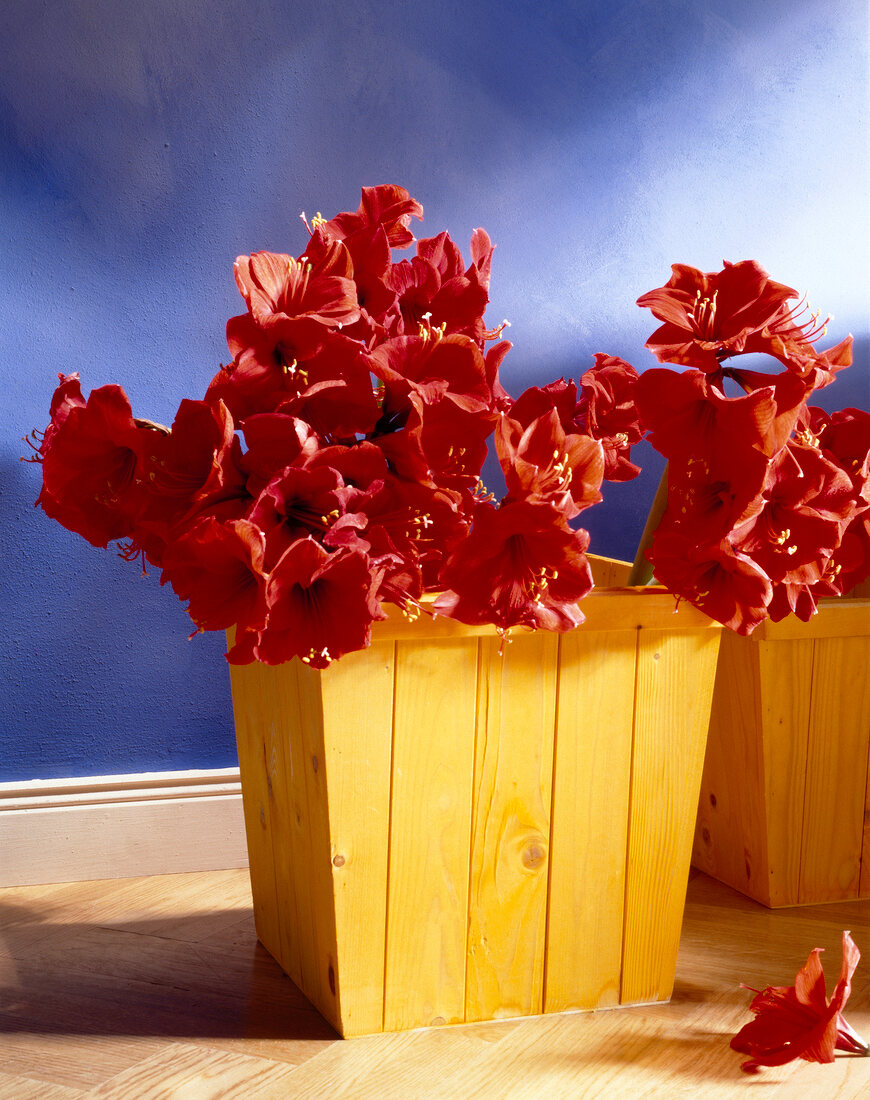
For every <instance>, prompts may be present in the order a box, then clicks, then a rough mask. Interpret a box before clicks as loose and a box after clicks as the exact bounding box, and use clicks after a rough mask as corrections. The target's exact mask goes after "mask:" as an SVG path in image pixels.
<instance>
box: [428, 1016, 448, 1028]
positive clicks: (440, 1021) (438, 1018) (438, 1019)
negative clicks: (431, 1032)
mask: <svg viewBox="0 0 870 1100" xmlns="http://www.w3.org/2000/svg"><path fill="white" fill-rule="evenodd" d="M446 1023H447V1021H446V1020H445V1019H444V1017H443V1016H436V1017H435V1018H434V1019H433V1020H431V1021H430V1023H429V1026H430V1027H441V1025H442V1024H446Z"/></svg>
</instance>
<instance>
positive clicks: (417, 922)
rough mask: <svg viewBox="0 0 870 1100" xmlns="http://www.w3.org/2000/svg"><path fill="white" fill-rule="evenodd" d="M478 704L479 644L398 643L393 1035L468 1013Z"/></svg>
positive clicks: (390, 921)
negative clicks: (433, 675) (467, 958)
mask: <svg viewBox="0 0 870 1100" xmlns="http://www.w3.org/2000/svg"><path fill="white" fill-rule="evenodd" d="M433 667H437V668H438V670H439V673H440V675H439V676H438V677H436V678H434V679H433V678H431V677H429V676H427V675H426V673H427V672H428V670H429V669H430V668H433ZM476 700H477V642H476V640H474V639H469V640H468V641H464V642H463V641H454V642H452V643H451V644H450V645H445V644H439V643H438V642H431V643H425V642H420V643H411V644H400V645H399V646H397V653H396V700H395V718H394V746H393V786H392V801H391V820H390V863H389V885H388V890H389V894H388V902H387V946H386V971H385V983H384V1030H386V1031H390V1030H398V1029H402V1028H411V1027H421V1026H424V1025H429V1024H433V1023H457V1022H460V1021H462V1020H463V1019H464V1017H465V952H466V919H467V909H468V878H469V837H470V830H471V785H472V776H473V769H474V735H475V725H476V708H477V703H476Z"/></svg>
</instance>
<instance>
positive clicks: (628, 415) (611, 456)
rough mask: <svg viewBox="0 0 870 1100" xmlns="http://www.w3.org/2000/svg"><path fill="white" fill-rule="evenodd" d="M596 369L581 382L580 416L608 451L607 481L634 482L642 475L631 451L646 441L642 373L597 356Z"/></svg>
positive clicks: (606, 456)
mask: <svg viewBox="0 0 870 1100" xmlns="http://www.w3.org/2000/svg"><path fill="white" fill-rule="evenodd" d="M594 359H595V366H594V367H592V368H590V370H588V371H586V373H585V374H584V375H582V376H581V378H580V385H581V386H582V390H581V393H580V400H579V402H578V403H577V413H576V416H577V418H578V419H579V421H580V422H581V423H582V424H583V425H584V426H585V428H586V431H587V432H588V433H589V435H591V436H592V438H593V439H598V440H600V441H601V445H602V446H603V448H604V477H605V480H606V481H631V480H632V478H635V477H637V475H638V474H639V473H640V466H636V465H635V464H634V463H633V462H632V461H631V460H630V458H629V455H630V453H631V448H632V447H633V446H634V445H635V444H636V443H639V442H640V440H641V439H642V438H643V428H642V426H641V423H640V419H639V417H638V412H637V404H636V402H635V400H634V387H635V384H636V382H637V379H638V373H637V371H636V370H635V369H634V367H633V366H632V365H631V364H630V363H626V362H625V360H624V359H619V358H617V357H616V356H613V355H600V354H599V355H595V356H594Z"/></svg>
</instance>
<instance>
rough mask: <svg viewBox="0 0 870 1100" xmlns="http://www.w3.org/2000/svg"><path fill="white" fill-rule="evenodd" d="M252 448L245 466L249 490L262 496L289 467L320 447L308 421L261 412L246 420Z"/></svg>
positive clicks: (243, 464) (244, 457) (248, 452)
mask: <svg viewBox="0 0 870 1100" xmlns="http://www.w3.org/2000/svg"><path fill="white" fill-rule="evenodd" d="M242 432H243V434H244V437H245V442H246V443H247V445H248V450H247V451H246V452H245V454H244V455H243V456H242V460H241V466H242V469H243V470H244V472H245V474H246V475H247V478H248V482H247V487H248V492H249V493H250V494H251V496H252V497H258V496H259V495H260V493H261V492H262V491H263V489H264V488H265V487H266V486H267V485H268V484H269V482H270V481H271V480H272V478H273V477H274V476H275V475H276V474H277V473H280V472H281V470H283V469H284V467H285V466H291V465H294V464H297V465H302V464H303V463H304V462H305V461H306V460H307V459H309V458H311V457H312V456H313V455H315V454H316V453H317V452H318V450H319V449H320V440H319V439H318V437H317V434H316V433H315V431H314V429H313V428H312V427H311V425H310V424H307V423H306V422H305V421H304V420H300V419H299V418H298V417H296V416H287V415H286V414H285V413H278V412H271V413H257V414H255V415H253V416H249V417H247V418H246V419H245V420H244V421H243V423H242Z"/></svg>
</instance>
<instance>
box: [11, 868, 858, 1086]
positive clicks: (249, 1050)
mask: <svg viewBox="0 0 870 1100" xmlns="http://www.w3.org/2000/svg"><path fill="white" fill-rule="evenodd" d="M248 891H249V886H248V880H247V875H246V873H245V872H244V871H240V870H237V871H232V872H202V873H199V874H185V875H168V876H162V877H160V878H153V879H141V880H128V881H123V880H121V881H119V880H116V881H112V882H93V883H85V884H81V883H65V884H59V885H56V886H53V887H46V886H42V887H19V888H13V889H7V890H3V891H0V962H2V963H3V964H4V965H3V966H2V967H0V973H2V974H3V978H2V982H0V1067H2V1068H0V1098H2V1100H30V1098H31V1097H32V1098H33V1100H37V1098H39V1100H41V1098H42V1097H45V1098H46V1100H76V1098H85V1097H87V1098H92V1100H97V1098H102V1100H106V1098H118V1100H121V1098H123V1100H127V1098H128V1097H136V1100H139V1098H140V1097H144V1098H148V1100H158V1098H159V1100H164V1098H167V1100H169V1098H173V1100H175V1098H179V1097H195V1098H197V1100H199V1098H201V1097H206V1098H208V1097H212V1096H214V1097H225V1096H229V1097H234V1096H238V1097H245V1098H247V1097H261V1096H262V1097H280V1098H282V1100H284V1098H287V1100H303V1098H304V1100H333V1098H336V1100H340V1098H345V1097H346V1098H353V1100H448V1098H449V1100H453V1098H454V1097H474V1098H475V1100H518V1098H524V1100H540V1098H541V1097H546V1100H575V1098H576V1097H582V1098H587V1100H599V1098H603V1097H620V1098H621V1097H644V1098H650V1100H673V1098H674V1097H679V1096H686V1097H690V1096H692V1097H693V1096H704V1097H705V1098H707V1097H713V1098H714V1100H740V1098H742V1097H743V1098H745V1097H746V1096H747V1094H749V1095H754V1094H755V1093H757V1094H758V1095H762V1094H763V1095H764V1096H765V1097H767V1098H770V1100H805V1098H806V1097H824V1098H825V1100H829V1098H832V1100H860V1098H861V1097H864V1096H866V1095H868V1092H870V1058H856V1057H851V1056H848V1055H841V1054H838V1056H837V1059H836V1061H835V1062H834V1064H832V1065H811V1064H808V1063H805V1062H798V1063H793V1064H791V1065H786V1066H783V1067H781V1068H779V1069H772V1070H764V1071H762V1073H761V1074H760V1075H759V1076H758V1077H755V1078H749V1077H746V1076H744V1075H743V1074H741V1072H740V1068H739V1067H740V1062H741V1060H742V1058H741V1056H740V1055H739V1054H736V1053H735V1052H734V1051H732V1050H731V1049H730V1048H729V1045H728V1043H729V1040H730V1037H731V1036H732V1035H733V1034H734V1032H735V1031H736V1030H737V1029H738V1028H739V1027H740V1026H741V1025H742V1024H743V1023H745V1022H746V1021H747V1020H748V1019H749V1018H750V1014H749V1011H748V1004H749V1000H750V998H751V994H750V993H748V992H747V991H746V990H745V989H743V988H741V986H740V983H741V982H746V983H747V984H748V985H751V986H754V987H756V988H760V987H762V986H763V985H765V984H768V983H770V984H778V985H788V984H790V983H791V982H792V981H793V979H794V976H795V973H796V972H797V970H798V968H799V967H800V966H802V965H803V963H804V962H805V961H806V957H807V955H808V954H809V951H810V949H811V948H813V947H823V948H825V954H824V956H823V962H824V965H825V968H826V970H827V972H828V988H829V990H830V988H831V986H832V984H833V978H834V977H835V976H836V973H837V972H838V970H839V942H840V936H841V931H842V929H844V928H849V929H851V931H852V934H853V936H854V938H855V940H856V942H857V943H858V945H859V947H863V948H865V950H866V948H867V945H868V944H870V906H868V904H867V903H866V902H858V901H848V902H835V903H831V904H827V905H820V906H804V907H801V908H799V909H788V910H773V911H771V910H769V909H766V908H763V907H762V906H760V905H758V904H757V903H755V902H753V901H751V900H750V899H748V898H746V897H744V896H743V895H741V894H738V893H736V892H735V891H733V890H731V889H730V888H729V887H727V886H725V885H723V884H722V883H719V882H716V881H715V880H713V879H710V878H708V877H707V876H705V875H702V874H699V873H697V872H696V873H695V874H694V875H693V877H692V878H691V879H690V881H689V887H688V900H687V904H686V910H685V916H684V920H683V927H682V936H681V940H680V950H679V956H678V960H677V980H676V984H675V988H674V996H673V999H672V1000H671V1002H670V1003H669V1004H662V1005H656V1006H650V1007H645V1008H633V1009H617V1010H615V1011H607V1012H596V1013H564V1014H560V1015H552V1016H547V1017H537V1018H525V1019H522V1020H504V1021H498V1022H494V1023H487V1024H471V1025H467V1026H464V1027H460V1028H436V1029H430V1030H422V1031H408V1032H400V1033H392V1034H383V1035H377V1036H370V1037H367V1038H362V1039H353V1040H346V1041H345V1040H339V1039H338V1038H337V1037H336V1036H335V1033H334V1032H332V1031H331V1029H330V1028H329V1027H328V1026H327V1025H326V1024H325V1023H323V1022H322V1020H321V1019H320V1017H319V1016H318V1015H317V1014H316V1013H315V1012H314V1011H313V1010H312V1008H311V1006H310V1005H308V1004H307V1002H305V1001H304V999H303V998H302V997H301V996H300V995H299V993H298V991H297V990H296V988H295V987H294V986H293V984H292V983H291V982H290V981H289V979H287V978H286V977H285V976H284V975H283V974H282V972H281V971H280V969H279V967H278V965H277V963H275V962H274V961H273V960H272V959H271V958H270V957H269V956H268V955H267V954H266V952H265V951H264V950H262V948H259V947H258V946H257V944H256V939H255V929H254V921H253V910H252V907H251V904H250V896H249V892H248ZM868 965H870V964H868V962H866V961H862V962H861V964H860V965H859V967H858V970H857V971H856V973H855V977H854V980H853V987H852V995H851V998H850V1001H849V1004H848V1005H847V1008H846V1016H847V1018H848V1019H849V1021H850V1023H851V1024H852V1025H853V1026H854V1027H855V1028H856V1029H857V1030H858V1031H859V1032H862V1033H864V1034H867V1033H868V1032H870V969H868Z"/></svg>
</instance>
